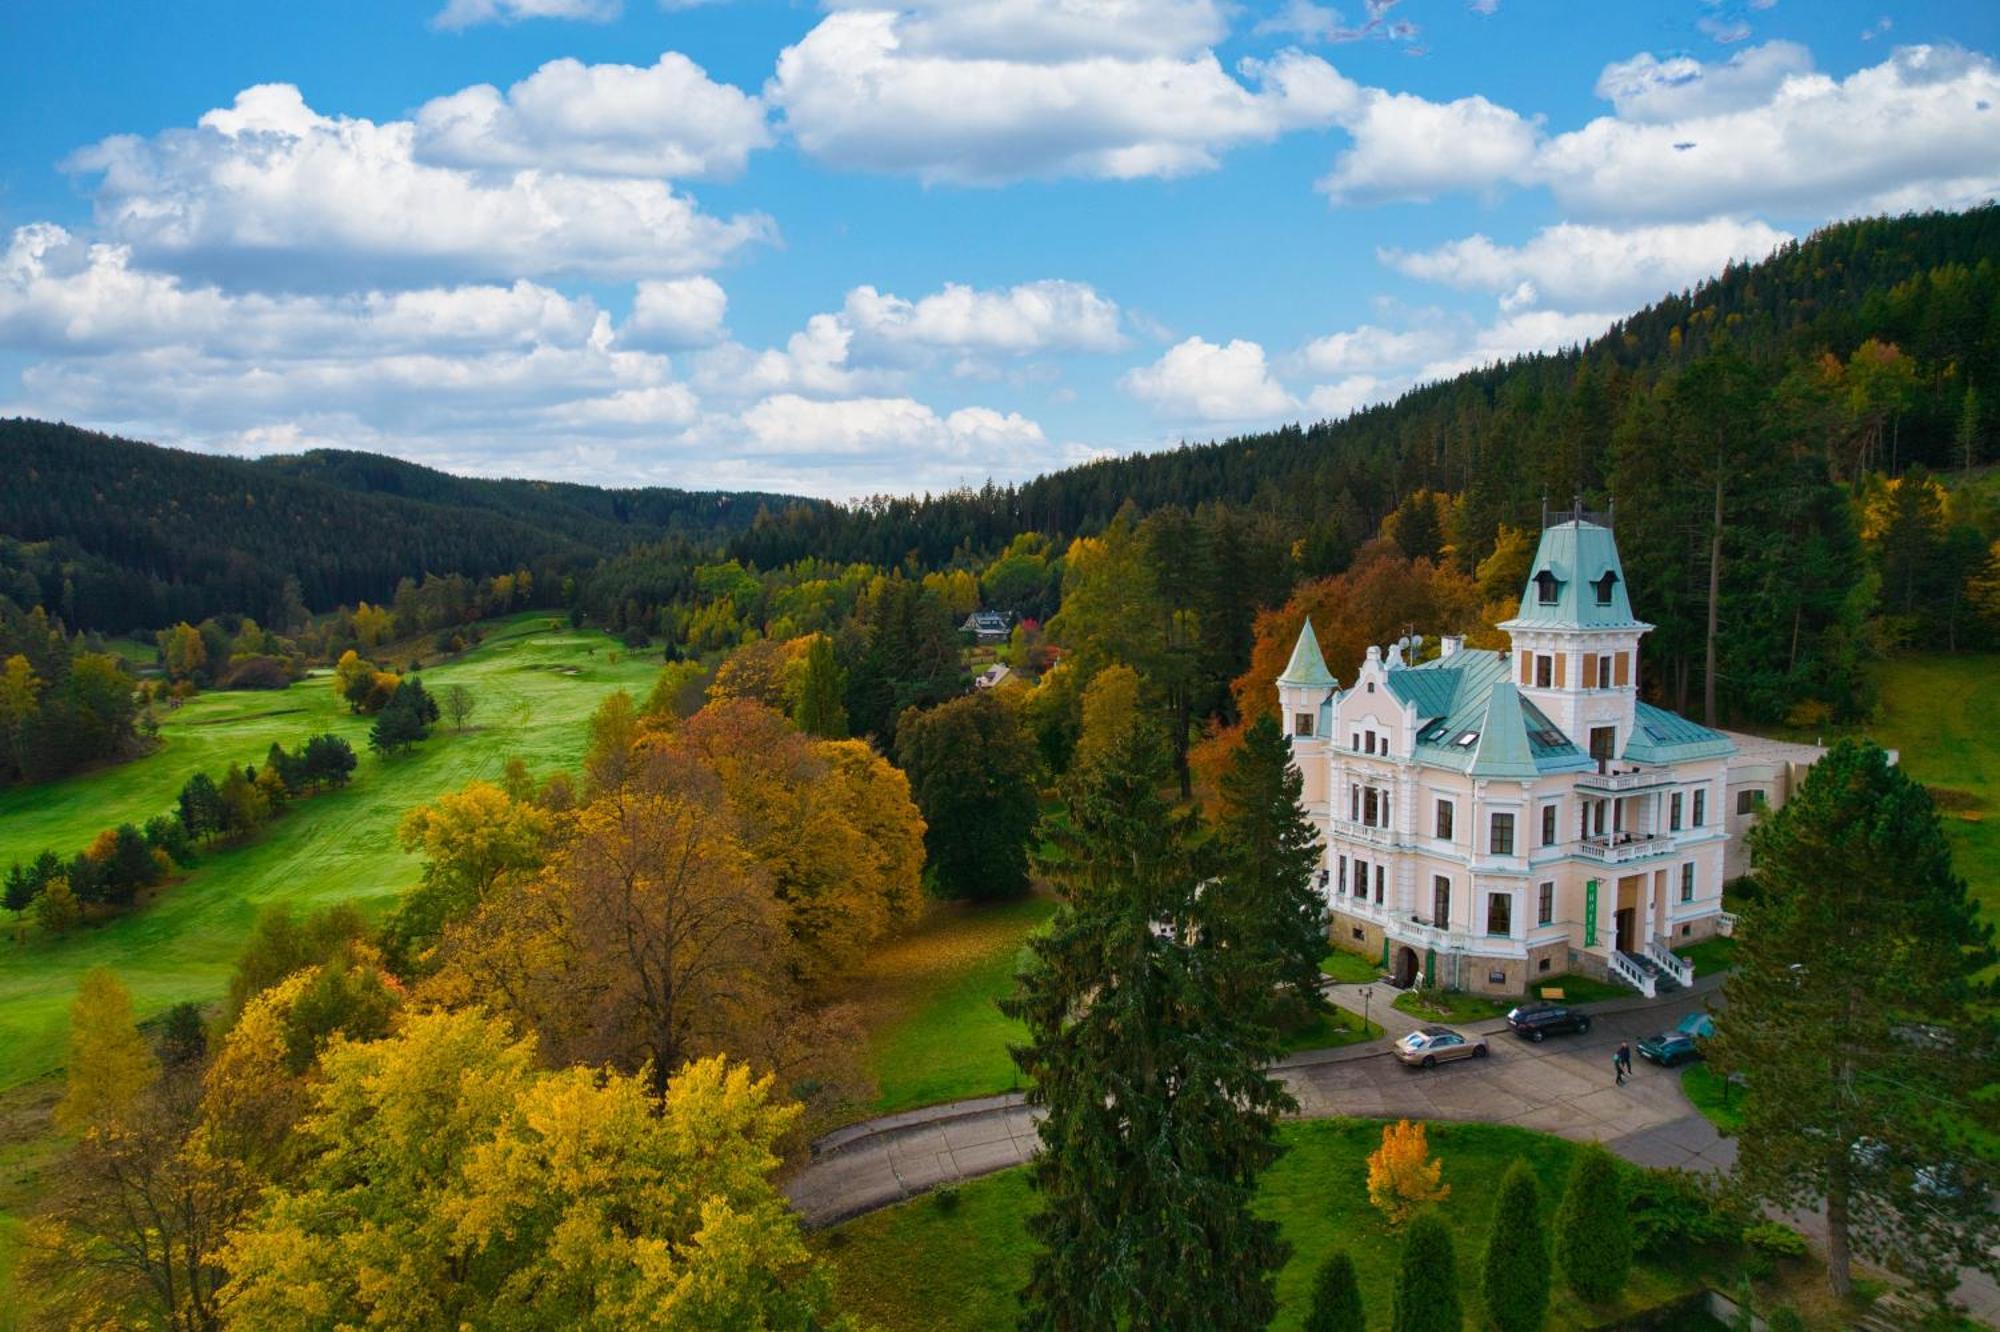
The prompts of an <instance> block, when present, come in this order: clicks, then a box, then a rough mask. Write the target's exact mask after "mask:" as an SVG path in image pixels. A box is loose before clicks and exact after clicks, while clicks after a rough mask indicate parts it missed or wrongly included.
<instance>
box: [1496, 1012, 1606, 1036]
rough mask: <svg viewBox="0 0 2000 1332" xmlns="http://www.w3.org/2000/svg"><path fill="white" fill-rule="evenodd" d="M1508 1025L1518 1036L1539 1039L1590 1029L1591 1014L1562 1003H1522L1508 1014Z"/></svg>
mask: <svg viewBox="0 0 2000 1332" xmlns="http://www.w3.org/2000/svg"><path fill="white" fill-rule="evenodd" d="M1507 1025H1508V1026H1510V1027H1512V1028H1513V1029H1514V1034H1515V1035H1516V1036H1525V1037H1527V1038H1528V1039H1529V1040H1531V1041H1539V1040H1541V1039H1542V1038H1543V1037H1544V1036H1560V1035H1562V1034H1563V1033H1564V1032H1566V1031H1589V1030H1590V1014H1588V1013H1579V1012H1577V1011H1576V1010H1575V1009H1574V1008H1564V1007H1563V1006H1562V1005H1561V1004H1522V1005H1521V1006H1520V1007H1519V1008H1517V1009H1515V1010H1513V1011H1512V1012H1510V1013H1509V1014H1507Z"/></svg>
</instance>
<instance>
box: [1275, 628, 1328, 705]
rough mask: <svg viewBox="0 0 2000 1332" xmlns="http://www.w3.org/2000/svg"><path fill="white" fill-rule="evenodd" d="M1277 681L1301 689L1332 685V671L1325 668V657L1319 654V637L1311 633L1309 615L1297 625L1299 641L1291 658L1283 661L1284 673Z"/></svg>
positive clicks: (1325, 687) (1293, 649) (1323, 687)
mask: <svg viewBox="0 0 2000 1332" xmlns="http://www.w3.org/2000/svg"><path fill="white" fill-rule="evenodd" d="M1278 683H1279V684H1281V685H1291V686H1292V687H1294V688H1301V689H1315V688H1316V689H1331V688H1333V686H1334V678H1333V672H1332V671H1329V670H1328V669H1327V668H1326V658H1325V657H1322V656H1321V655H1320V652H1319V639H1318V638H1317V637H1315V636H1314V634H1313V622H1312V619H1311V617H1310V616H1309V617H1307V619H1306V622H1305V623H1304V624H1303V625H1301V626H1300V627H1299V641H1298V642H1297V643H1296V644H1295V645H1294V646H1293V648H1292V659H1291V660H1290V661H1289V662H1286V663H1285V673H1284V674H1283V675H1280V676H1279V677H1278Z"/></svg>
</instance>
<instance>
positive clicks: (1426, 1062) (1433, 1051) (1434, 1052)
mask: <svg viewBox="0 0 2000 1332" xmlns="http://www.w3.org/2000/svg"><path fill="white" fill-rule="evenodd" d="M1489 1053H1491V1052H1490V1051H1489V1050H1487V1048H1486V1042H1485V1041H1483V1040H1480V1039H1479V1038H1478V1037H1477V1036H1467V1035H1466V1034H1465V1033H1463V1032H1458V1031H1453V1030H1452V1029H1451V1028H1450V1027H1440V1026H1435V1025H1433V1026H1428V1027H1418V1028H1417V1029H1416V1030H1415V1031H1413V1032H1411V1033H1410V1034H1409V1035H1407V1036H1405V1037H1403V1038H1402V1039H1401V1040H1399V1041H1397V1042H1396V1058H1398V1059H1400V1060H1402V1061H1403V1062H1404V1063H1405V1064H1408V1065H1409V1066H1410V1067H1412V1068H1436V1067H1437V1066H1438V1065H1439V1064H1442V1063H1446V1062H1448V1061H1450V1060H1453V1059H1484V1058H1485V1057H1486V1056H1487V1055H1488V1054H1489Z"/></svg>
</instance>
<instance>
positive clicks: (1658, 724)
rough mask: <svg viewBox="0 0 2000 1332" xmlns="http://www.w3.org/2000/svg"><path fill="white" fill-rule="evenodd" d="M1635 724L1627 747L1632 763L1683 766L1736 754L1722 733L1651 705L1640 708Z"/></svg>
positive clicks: (1646, 704) (1628, 758)
mask: <svg viewBox="0 0 2000 1332" xmlns="http://www.w3.org/2000/svg"><path fill="white" fill-rule="evenodd" d="M1633 721H1634V726H1633V728H1632V738H1631V740H1629V741H1627V742H1626V745H1625V757H1626V759H1627V760H1628V761H1630V762H1633V763H1681V762H1684V761H1686V760H1687V759H1698V758H1720V757H1722V756H1724V755H1727V754H1734V753H1735V752H1736V742H1735V741H1733V740H1731V739H1730V738H1729V737H1728V736H1726V735H1724V734H1723V733H1722V732H1720V731H1711V730H1709V729H1708V728H1707V727H1706V726H1703V725H1701V724H1700V723H1698V722H1691V721H1689V720H1688V719H1687V718H1686V717H1683V716H1681V715H1680V714H1679V713H1676V712H1668V711H1667V710H1666V709H1665V708H1656V707H1654V706H1653V705H1652V704H1650V703H1644V702H1642V703H1640V704H1639V705H1638V709H1637V712H1636V714H1635V716H1634V718H1633Z"/></svg>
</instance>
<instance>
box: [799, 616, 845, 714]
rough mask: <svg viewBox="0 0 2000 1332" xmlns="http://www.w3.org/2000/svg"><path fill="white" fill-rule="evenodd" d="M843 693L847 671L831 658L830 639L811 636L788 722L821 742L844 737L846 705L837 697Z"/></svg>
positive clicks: (817, 635) (831, 643)
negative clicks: (816, 737) (795, 699)
mask: <svg viewBox="0 0 2000 1332" xmlns="http://www.w3.org/2000/svg"><path fill="white" fill-rule="evenodd" d="M846 690H847V672H846V671H843V670H841V669H840V663H839V662H837V661H835V660H834V659H833V640H832V639H831V638H829V637H827V636H826V635H825V634H814V635H813V638H812V643H811V644H810V645H809V646H808V647H807V648H806V669H805V679H804V680H803V681H802V682H801V683H800V685H799V698H798V702H797V703H796V704H794V705H793V707H792V721H793V723H794V724H795V725H797V726H798V728H799V729H800V730H801V731H804V732H805V733H806V734H807V735H816V736H818V737H819V738H820V739H822V740H845V739H846V738H847V705H846V704H845V703H843V702H841V696H842V695H843V694H844V693H845V692H846Z"/></svg>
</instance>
